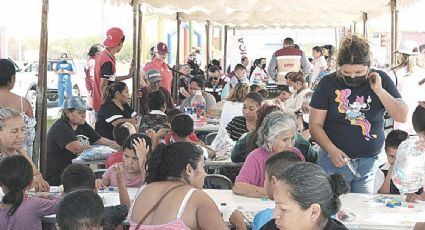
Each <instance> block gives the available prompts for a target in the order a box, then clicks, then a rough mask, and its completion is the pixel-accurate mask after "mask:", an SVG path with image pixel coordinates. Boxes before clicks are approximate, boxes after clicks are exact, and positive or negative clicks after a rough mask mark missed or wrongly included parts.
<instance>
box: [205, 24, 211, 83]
mask: <svg viewBox="0 0 425 230" xmlns="http://www.w3.org/2000/svg"><path fill="white" fill-rule="evenodd" d="M210 26H211V23H210V21H207V24H206V25H205V30H206V35H207V36H206V38H207V39H206V40H207V49H206V54H205V55H206V61H207V63H206V64H208V63H210V43H211V42H210ZM206 74H207V76H208V72H207V73H206Z"/></svg>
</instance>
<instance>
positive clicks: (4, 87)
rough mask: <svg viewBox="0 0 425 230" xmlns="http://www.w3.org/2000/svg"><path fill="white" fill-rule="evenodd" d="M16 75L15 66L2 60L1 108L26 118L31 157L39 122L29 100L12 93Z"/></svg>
mask: <svg viewBox="0 0 425 230" xmlns="http://www.w3.org/2000/svg"><path fill="white" fill-rule="evenodd" d="M15 74H16V69H15V65H14V64H13V63H12V62H11V61H10V60H8V59H0V107H8V108H11V109H16V110H17V111H19V113H20V114H21V115H22V117H23V118H24V123H25V143H24V149H25V151H27V153H28V154H30V156H31V154H32V152H31V151H32V146H33V142H34V139H35V129H34V127H35V125H36V123H37V122H36V120H35V118H34V116H33V111H32V108H31V104H30V103H29V102H28V100H27V99H26V98H24V97H21V96H19V95H16V94H14V93H12V92H11V90H12V89H13V88H14V86H15V79H16V78H15ZM25 90H26V89H25Z"/></svg>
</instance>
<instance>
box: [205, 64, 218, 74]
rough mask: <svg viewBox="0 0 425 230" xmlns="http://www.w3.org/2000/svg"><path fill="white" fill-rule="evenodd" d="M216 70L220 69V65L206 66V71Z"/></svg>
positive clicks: (212, 71)
mask: <svg viewBox="0 0 425 230" xmlns="http://www.w3.org/2000/svg"><path fill="white" fill-rule="evenodd" d="M217 71H220V66H216V65H212V66H210V67H209V68H208V72H210V73H214V72H217Z"/></svg>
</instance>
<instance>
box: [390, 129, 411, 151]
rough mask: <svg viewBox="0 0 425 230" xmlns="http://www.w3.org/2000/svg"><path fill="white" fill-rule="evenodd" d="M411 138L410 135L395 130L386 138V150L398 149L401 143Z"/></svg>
mask: <svg viewBox="0 0 425 230" xmlns="http://www.w3.org/2000/svg"><path fill="white" fill-rule="evenodd" d="M407 138H409V134H408V133H407V132H405V131H403V130H400V129H394V130H392V131H391V132H389V133H388V135H387V138H385V149H387V148H395V149H397V148H398V146H399V145H400V144H401V142H403V141H405V140H406V139H407Z"/></svg>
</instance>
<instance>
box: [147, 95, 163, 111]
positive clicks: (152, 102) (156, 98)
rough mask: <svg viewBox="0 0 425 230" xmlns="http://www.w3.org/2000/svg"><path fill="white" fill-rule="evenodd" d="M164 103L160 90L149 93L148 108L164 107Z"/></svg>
mask: <svg viewBox="0 0 425 230" xmlns="http://www.w3.org/2000/svg"><path fill="white" fill-rule="evenodd" d="M164 104H165V95H164V93H162V91H161V90H158V91H155V92H153V93H150V94H149V101H148V105H149V109H150V110H160V109H161V108H164V106H165V105H164Z"/></svg>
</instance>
